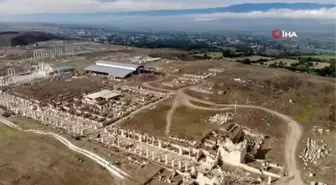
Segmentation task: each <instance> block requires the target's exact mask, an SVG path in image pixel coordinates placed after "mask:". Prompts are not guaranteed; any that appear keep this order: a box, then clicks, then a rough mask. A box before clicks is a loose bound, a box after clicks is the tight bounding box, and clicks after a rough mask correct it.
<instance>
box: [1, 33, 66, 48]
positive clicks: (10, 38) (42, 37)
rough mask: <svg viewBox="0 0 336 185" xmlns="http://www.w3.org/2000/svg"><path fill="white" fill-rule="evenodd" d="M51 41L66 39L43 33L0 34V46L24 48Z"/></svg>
mask: <svg viewBox="0 0 336 185" xmlns="http://www.w3.org/2000/svg"><path fill="white" fill-rule="evenodd" d="M53 39H57V40H66V39H67V38H65V37H63V36H58V35H54V34H51V33H45V32H15V31H6V32H0V46H18V45H19V46H25V45H28V44H32V43H36V42H41V41H48V40H53Z"/></svg>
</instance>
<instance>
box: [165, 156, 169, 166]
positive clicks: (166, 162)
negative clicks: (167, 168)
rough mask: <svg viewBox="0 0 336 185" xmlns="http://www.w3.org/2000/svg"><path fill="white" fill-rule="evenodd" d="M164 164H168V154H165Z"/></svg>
mask: <svg viewBox="0 0 336 185" xmlns="http://www.w3.org/2000/svg"><path fill="white" fill-rule="evenodd" d="M165 164H166V165H168V154H166V161H165Z"/></svg>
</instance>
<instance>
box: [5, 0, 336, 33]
mask: <svg viewBox="0 0 336 185" xmlns="http://www.w3.org/2000/svg"><path fill="white" fill-rule="evenodd" d="M244 3H245V4H244ZM250 3H253V4H250ZM335 7H336V5H335V1H334V0H318V1H307V0H304V1H303V0H296V1H295V2H292V1H289V0H284V1H282V2H281V3H275V2H274V1H272V0H256V1H253V2H251V1H247V0H239V1H235V4H233V3H230V2H223V1H221V0H209V1H207V2H206V3H205V1H203V0H158V1H152V0H136V1H135V0H48V1H44V0H30V1H25V0H0V12H1V13H0V21H11V22H18V21H21V22H40V23H61V24H90V25H106V26H115V27H120V28H128V29H139V28H150V29H159V30H199V31H207V30H220V29H224V30H225V29H249V30H254V29H258V28H260V29H264V28H265V29H270V28H272V27H273V28H274V26H277V25H280V26H283V27H284V28H287V29H300V30H304V31H312V32H314V31H322V32H335V23H336V17H335V14H336V8H335Z"/></svg>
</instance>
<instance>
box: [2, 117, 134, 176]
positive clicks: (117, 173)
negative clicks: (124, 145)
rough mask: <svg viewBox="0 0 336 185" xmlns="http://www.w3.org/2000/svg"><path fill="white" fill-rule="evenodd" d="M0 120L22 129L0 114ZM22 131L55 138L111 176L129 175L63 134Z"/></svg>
mask: <svg viewBox="0 0 336 185" xmlns="http://www.w3.org/2000/svg"><path fill="white" fill-rule="evenodd" d="M0 122H2V123H4V124H5V125H7V126H9V127H11V128H14V129H18V130H22V129H21V128H20V127H18V126H17V125H15V124H14V123H12V122H10V121H8V120H7V119H6V118H4V117H2V116H0ZM23 131H24V132H32V133H35V134H40V135H48V136H51V137H53V138H55V139H56V140H58V141H60V142H61V143H62V144H64V145H65V146H67V147H68V148H69V149H70V150H72V151H74V152H77V153H80V154H82V155H84V156H86V157H88V158H90V159H92V160H93V161H95V162H96V163H98V164H100V165H101V166H103V167H105V168H106V169H107V170H108V171H109V172H110V174H111V175H112V176H115V177H119V178H121V179H125V177H129V175H128V174H127V173H126V172H124V171H122V170H121V169H119V168H117V167H116V166H114V165H111V164H110V163H109V162H108V161H106V160H105V159H103V158H102V157H100V156H99V155H97V154H95V153H93V152H91V151H88V150H86V149H83V148H80V147H78V146H76V145H74V144H72V143H71V142H70V141H69V140H68V139H66V138H64V137H63V136H61V135H59V134H55V133H53V132H45V131H41V130H32V129H30V130H23Z"/></svg>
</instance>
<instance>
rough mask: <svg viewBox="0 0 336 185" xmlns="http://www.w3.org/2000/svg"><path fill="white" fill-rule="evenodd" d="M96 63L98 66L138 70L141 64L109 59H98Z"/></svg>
mask: <svg viewBox="0 0 336 185" xmlns="http://www.w3.org/2000/svg"><path fill="white" fill-rule="evenodd" d="M96 65H98V66H105V67H115V68H121V69H128V70H136V69H137V68H138V67H140V66H141V65H137V64H130V63H126V62H112V61H107V60H98V61H96Z"/></svg>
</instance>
